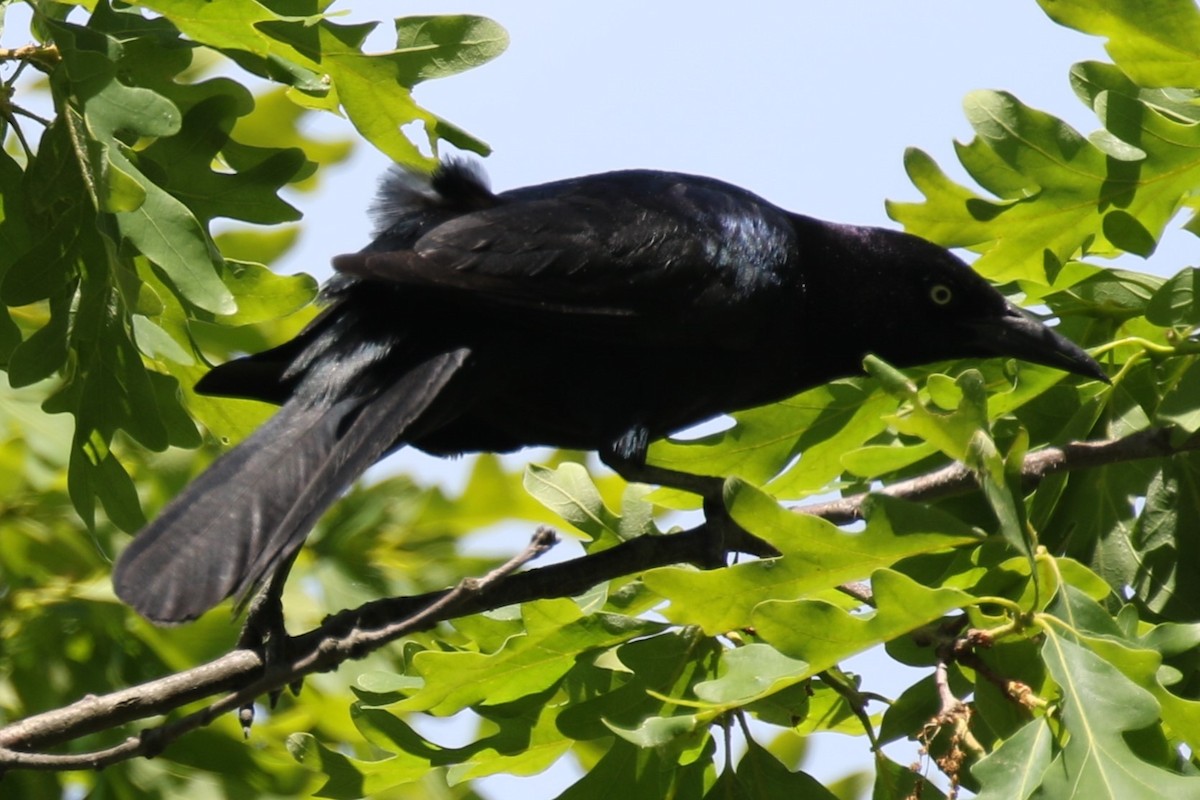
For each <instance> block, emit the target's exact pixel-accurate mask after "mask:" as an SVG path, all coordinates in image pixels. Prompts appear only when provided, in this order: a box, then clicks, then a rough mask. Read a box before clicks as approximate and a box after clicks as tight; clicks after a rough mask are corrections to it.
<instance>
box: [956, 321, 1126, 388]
mask: <svg viewBox="0 0 1200 800" xmlns="http://www.w3.org/2000/svg"><path fill="white" fill-rule="evenodd" d="M972 327H973V328H974V332H975V336H976V337H978V338H977V339H976V343H977V344H978V346H979V347H980V348H982V349H983V350H987V351H991V352H992V353H994V354H995V355H998V356H1008V357H1010V358H1020V359H1022V360H1024V361H1032V362H1033V363H1034V364H1044V365H1045V366H1047V367H1055V368H1056V369H1063V370H1066V371H1067V372H1074V373H1075V374H1076V375H1083V376H1084V377H1086V378H1095V379H1096V380H1098V381H1104V382H1105V383H1111V382H1112V381H1110V380H1109V378H1108V376H1107V375H1106V374H1104V370H1103V369H1101V368H1100V365H1099V364H1098V363H1096V359H1094V358H1092V357H1091V356H1089V355H1088V354H1087V353H1086V352H1084V350H1083V348H1081V347H1079V345H1077V344H1075V343H1074V342H1072V341H1071V340H1070V339H1068V338H1067V337H1065V336H1063V335H1062V334H1059V333H1056V332H1055V331H1053V330H1051V329H1050V328H1047V327H1046V326H1045V325H1043V324H1042V323H1041V321H1040V320H1038V319H1037V318H1036V317H1034V316H1033V315H1032V314H1029V313H1028V312H1025V311H1022V310H1021V309H1019V308H1016V307H1015V306H1009V307H1008V311H1007V312H1006V313H1005V314H1004V315H1003V316H1001V317H992V318H991V319H987V320H980V321H978V322H975V323H973V324H972Z"/></svg>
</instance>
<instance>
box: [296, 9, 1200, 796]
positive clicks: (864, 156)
mask: <svg viewBox="0 0 1200 800" xmlns="http://www.w3.org/2000/svg"><path fill="white" fill-rule="evenodd" d="M343 6H344V7H345V8H347V9H349V10H350V11H351V12H352V13H351V15H350V19H351V20H354V21H364V20H367V19H388V18H389V17H390V16H392V15H394V14H396V15H398V14H427V13H460V12H465V13H477V14H483V15H487V16H490V17H492V18H493V19H495V20H496V21H498V22H500V23H501V24H502V25H504V26H505V27H506V28H507V30H508V32H509V34H510V36H511V44H510V46H509V49H508V51H507V52H506V53H505V54H504V55H502V56H501V57H500V58H499V59H497V60H496V61H494V62H491V63H489V64H487V65H484V66H483V67H481V68H479V69H476V70H472V71H470V72H467V73H464V74H461V75H458V76H455V77H451V78H448V79H443V80H438V81H432V82H429V83H426V84H422V85H421V86H419V87H417V90H416V92H415V97H416V99H417V101H418V102H420V103H421V104H422V105H424V106H425V107H427V108H428V109H430V110H431V111H433V112H434V113H436V114H438V115H440V116H442V117H444V118H446V119H448V120H450V121H452V122H454V123H455V124H457V125H459V126H461V127H463V128H465V129H466V130H468V131H470V132H471V133H472V134H474V135H476V136H478V137H480V138H481V139H483V140H484V141H487V142H488V143H489V144H490V145H491V146H492V148H493V153H492V155H490V156H489V157H488V158H487V159H485V160H484V165H485V167H486V169H487V171H488V173H489V174H490V176H491V179H492V185H493V188H495V189H497V190H504V189H509V188H514V187H517V186H522V185H528V184H532V183H540V182H543V181H549V180H555V179H559V178H566V177H571V176H575V175H581V174H587V173H593V172H602V171H606V170H612V169H622V168H630V167H651V168H658V169H669V170H676V171H682V172H691V173H698V174H703V175H708V176H712V177H716V178H720V179H723V180H726V181H729V182H731V183H735V184H738V185H741V186H744V187H746V188H748V189H750V190H752V191H754V192H756V193H758V194H760V195H762V196H763V197H765V198H767V199H769V200H771V201H773V202H775V203H776V204H778V205H781V206H783V207H785V208H788V209H790V210H792V211H796V212H800V213H804V214H808V215H811V216H816V217H820V218H824V219H828V220H831V221H837V222H845V223H855V224H873V225H883V226H889V227H897V226H896V225H895V223H893V222H891V220H889V219H888V217H887V215H886V212H885V210H884V200H885V199H889V198H890V199H896V200H918V199H920V195H919V193H918V192H917V191H916V189H915V188H913V186H912V185H911V183H910V182H909V180H908V178H907V176H906V175H905V173H904V168H903V163H902V157H903V153H904V150H905V148H907V147H910V146H915V147H919V148H921V149H924V150H926V151H927V152H930V153H931V154H932V155H933V156H934V157H935V158H936V159H937V160H938V162H939V163H940V164H941V165H942V166H943V168H944V169H946V170H947V171H948V172H949V173H950V174H951V175H952V176H957V177H958V179H959V180H965V175H964V173H963V172H962V170H961V169H958V168H957V162H956V160H955V158H954V151H953V147H952V142H953V140H954V139H956V138H957V139H959V140H962V141H967V140H969V139H970V138H971V135H972V133H971V128H970V126H969V125H968V123H967V121H966V119H965V117H964V116H963V113H962V100H963V97H964V96H965V95H966V94H967V93H968V92H970V91H972V90H975V89H989V88H990V89H1005V90H1008V91H1011V92H1013V93H1014V94H1016V95H1017V96H1018V97H1019V98H1021V99H1022V100H1023V101H1024V102H1025V103H1027V104H1029V105H1032V106H1034V107H1037V108H1041V109H1043V110H1047V111H1050V112H1052V113H1054V114H1056V115H1058V116H1060V117H1063V118H1064V119H1066V120H1067V121H1068V122H1069V123H1071V124H1072V125H1074V126H1075V127H1076V128H1077V129H1079V130H1080V131H1081V132H1083V133H1087V132H1090V131H1091V130H1093V129H1094V128H1095V127H1097V124H1096V122H1095V118H1094V117H1093V116H1092V115H1091V112H1090V111H1089V110H1088V109H1087V108H1086V107H1085V106H1084V105H1083V104H1082V103H1080V101H1079V100H1078V99H1077V98H1076V96H1075V95H1074V93H1073V92H1072V91H1071V88H1070V85H1069V83H1068V80H1067V75H1068V70H1069V68H1070V67H1071V65H1072V64H1073V63H1075V62H1077V61H1083V60H1089V59H1104V60H1107V59H1106V57H1105V54H1104V50H1103V46H1102V42H1101V41H1100V40H1098V39H1094V38H1090V37H1087V36H1084V35H1083V34H1080V33H1077V32H1075V31H1071V30H1068V29H1066V28H1062V27H1059V26H1058V25H1056V24H1055V23H1054V22H1052V21H1051V20H1050V19H1049V18H1048V17H1046V16H1045V15H1044V14H1043V13H1042V12H1041V10H1040V9H1039V7H1038V6H1037V4H1036V3H1035V2H1033V0H1004V1H1003V2H1000V1H999V0H993V2H979V1H978V0H973V1H970V2H969V1H968V0H922V1H921V2H904V3H900V2H888V1H887V0H840V2H836V3H825V2H821V3H817V2H759V3H751V2H745V3H728V2H726V3H715V2H647V0H641V2H629V1H628V0H616V1H615V2H614V1H611V0H609V1H607V2H595V1H594V0H587V1H586V2H564V3H536V4H535V3H530V2H508V3H486V2H477V3H470V2H458V3H451V2H440V1H439V2H433V1H432V0H430V1H429V2H413V3H398V2H366V1H364V0H348V1H347V2H345V3H340V4H339V5H338V6H335V8H337V7H343ZM380 28H381V30H380V31H378V32H377V33H376V34H375V36H374V37H373V38H372V40H371V41H370V43H371V45H372V46H373V47H374V48H378V49H385V48H387V47H389V46H390V45H391V44H392V43H393V42H391V41H389V35H390V32H391V29H390V25H386V24H385V25H381V26H380ZM386 165H387V160H386V158H385V157H384V156H382V155H381V154H379V153H378V152H375V151H373V150H370V149H367V148H363V149H362V150H361V152H359V153H358V154H356V156H355V157H354V159H353V160H352V162H351V163H350V164H349V165H348V166H346V167H345V168H341V169H339V170H338V171H336V172H335V173H333V174H332V175H331V177H330V178H328V179H327V181H326V183H325V184H324V189H323V191H322V192H321V193H320V195H319V196H313V197H308V196H305V197H301V198H298V200H297V204H298V205H299V206H300V207H301V208H302V210H303V211H304V212H305V214H306V219H307V221H308V226H307V229H306V231H305V233H304V235H303V239H302V241H301V246H300V249H299V251H298V252H297V253H296V255H295V256H294V257H293V258H292V260H291V262H290V264H289V266H291V267H293V268H302V269H305V270H306V271H310V272H314V273H316V274H327V273H323V272H321V270H323V269H324V268H325V266H324V265H326V264H327V262H328V259H329V257H330V256H332V255H334V254H336V253H338V252H342V251H345V250H347V249H357V248H358V247H360V246H361V245H362V244H364V243H365V242H366V241H367V240H368V238H369V231H370V222H369V219H368V218H367V215H366V213H365V209H366V207H367V205H368V204H369V202H370V199H371V196H372V192H373V186H374V181H375V178H376V176H377V175H379V174H380V173H381V172H382V171H383V170H384V168H385V167H386ZM1170 238H1171V239H1174V240H1175V241H1179V239H1180V238H1181V237H1180V234H1178V233H1177V232H1176V233H1175V234H1172V236H1171V237H1170ZM1187 238H1188V239H1190V237H1187ZM1167 244H1168V245H1169V244H1170V242H1168V243H1167ZM1178 246H1179V247H1180V248H1181V249H1180V250H1179V251H1178V252H1181V253H1182V252H1183V250H1182V247H1183V245H1178ZM1169 249H1170V248H1169V247H1167V246H1166V245H1164V247H1162V248H1160V251H1159V254H1158V256H1156V262H1161V264H1162V266H1158V265H1157V264H1151V265H1150V269H1151V270H1152V271H1158V272H1162V273H1167V274H1170V273H1173V272H1174V271H1176V270H1177V269H1178V268H1179V267H1180V266H1182V265H1183V264H1184V263H1185V262H1184V261H1182V260H1181V258H1175V257H1173V256H1170V255H1169V253H1168V251H1169ZM1134 268H1145V267H1144V266H1137V265H1134ZM387 468H388V469H407V470H411V471H413V472H414V473H415V474H417V475H418V476H419V479H420V480H425V481H431V480H437V481H440V482H442V483H443V484H446V485H449V486H452V487H453V486H455V485H460V483H461V479H460V477H459V476H461V475H462V474H463V472H462V467H461V466H452V467H447V466H446V465H445V464H444V463H439V462H436V461H435V460H432V459H426V458H423V457H421V456H419V454H410V453H406V454H402V455H401V456H400V457H399V458H398V459H395V460H393V461H390V462H389V463H388V466H387ZM527 533H528V532H527V531H523V532H522V533H521V534H520V535H518V536H515V537H511V538H510V539H509V541H511V542H512V543H513V544H512V545H511V546H512V547H518V546H520V543H521V542H522V541H523V537H524V536H525V535H527ZM564 555H574V554H573V553H566V554H564ZM851 667H852V668H855V669H859V670H861V671H862V672H863V673H864V674H866V675H868V676H869V677H868V681H869V685H870V688H872V689H875V690H877V691H882V692H884V693H885V694H891V695H892V696H895V694H897V693H899V692H900V691H901V690H903V688H904V687H906V686H907V685H908V684H910V683H912V682H913V681H915V680H916V679H918V678H919V677H921V674H920V673H911V672H909V673H906V674H902V675H898V674H896V668H895V666H894V665H893V664H892V663H891V662H889V661H888V660H887V659H886V657H884V656H882V655H881V654H868V655H866V656H862V657H860V658H859V659H856V660H855V661H854V662H852V663H851ZM424 730H425V731H426V732H427V733H429V734H430V735H433V736H435V737H437V736H457V735H460V734H461V732H459V733H456V732H455V731H454V730H453V729H452V728H447V727H443V726H439V727H438V728H437V729H436V730H435V729H433V728H431V727H426V728H424ZM816 739H817V742H816V744H815V746H814V749H813V751H812V752H811V753H810V757H809V759H808V761H807V762H806V765H805V767H806V768H807V769H808V770H809V771H810V772H812V773H813V774H814V775H815V776H816V777H817V778H819V779H822V780H831V779H834V778H837V777H840V776H842V775H844V774H845V773H846V772H848V771H850V770H852V769H855V768H860V769H861V768H866V769H869V768H870V767H871V760H870V754H869V751H868V747H867V744H866V741H865V740H864V739H862V738H856V739H849V738H846V737H840V736H836V735H826V736H823V737H816ZM887 750H888V752H889V753H890V754H891V755H892V756H893V757H894V758H896V759H898V760H900V761H901V762H902V763H905V762H907V761H909V760H911V759H912V758H913V756H914V754H915V750H914V749H913V748H912V747H911V746H910V747H889V748H887ZM576 777H577V773H576V772H574V771H573V770H572V769H571V768H570V767H568V766H558V767H555V768H552V769H551V770H550V771H549V772H547V773H545V774H543V775H541V776H537V777H534V778H525V779H518V778H493V779H490V780H488V781H487V782H485V783H484V784H483V785H482V786H481V790H482V791H483V792H484V793H485V794H486V795H487V796H489V797H492V798H497V799H498V800H505V799H506V798H511V797H518V796H536V797H551V796H554V795H555V794H556V793H557V792H558V791H560V790H561V789H562V788H564V787H565V786H566V785H569V784H570V783H571V782H572V781H573V780H575V778H576Z"/></svg>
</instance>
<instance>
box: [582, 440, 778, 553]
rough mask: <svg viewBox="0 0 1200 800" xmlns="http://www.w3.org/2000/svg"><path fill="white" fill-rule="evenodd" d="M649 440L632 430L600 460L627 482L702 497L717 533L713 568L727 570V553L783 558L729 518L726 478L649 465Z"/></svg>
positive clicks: (707, 520) (708, 523) (707, 517)
mask: <svg viewBox="0 0 1200 800" xmlns="http://www.w3.org/2000/svg"><path fill="white" fill-rule="evenodd" d="M649 440H650V437H649V432H648V431H647V430H646V429H645V428H644V427H641V426H635V427H633V428H630V429H629V430H628V431H626V432H625V434H624V435H622V436H621V437H620V438H619V439H617V440H616V441H614V442H613V443H612V444H611V445H609V446H608V447H607V448H605V449H604V450H602V451H600V460H601V461H603V462H604V463H605V464H607V465H608V466H609V467H611V468H612V469H614V470H615V471H616V472H617V473H618V474H619V475H620V476H621V477H622V478H624V479H625V480H627V481H631V482H636V483H653V484H657V485H659V486H669V487H671V488H672V489H682V490H683V491H685V492H691V493H693V494H698V495H700V497H701V498H702V499H703V501H704V525H705V527H706V528H708V529H709V530H710V531H711V532H712V533H713V537H712V549H711V553H710V564H709V566H712V567H722V566H725V563H726V562H725V557H726V553H728V552H730V551H739V552H743V553H750V554H752V555H756V556H761V557H770V556H777V555H779V552H778V551H777V550H775V548H774V547H772V546H771V545H769V544H767V543H766V542H764V541H763V540H762V539H759V538H758V537H757V536H754V535H753V534H751V533H750V532H748V531H747V530H746V529H745V528H743V527H742V526H741V525H739V524H737V522H735V521H734V519H733V517H731V516H730V515H729V510H728V509H726V508H725V496H724V495H725V479H724V478H719V477H716V476H714V475H694V474H692V473H690V472H679V471H678V470H673V469H667V468H666V467H656V466H653V465H651V464H647V463H646V450H647V448H648V447H649V443H650V442H649Z"/></svg>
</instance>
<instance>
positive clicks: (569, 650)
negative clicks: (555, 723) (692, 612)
mask: <svg viewBox="0 0 1200 800" xmlns="http://www.w3.org/2000/svg"><path fill="white" fill-rule="evenodd" d="M521 616H522V619H524V621H525V628H526V630H525V633H523V634H520V635H517V636H513V637H511V638H510V639H508V640H507V641H505V643H504V645H503V647H501V648H500V649H499V650H498V651H496V652H494V653H473V652H437V651H433V650H427V651H424V652H421V653H418V654H417V655H415V656H414V657H413V659H412V667H413V669H414V670H416V672H417V673H418V674H420V675H421V676H422V677H423V678H424V679H425V685H424V686H422V687H421V689H420V690H419V691H417V692H416V693H414V694H413V695H412V696H411V697H409V698H407V699H405V700H403V701H401V702H399V703H397V704H396V705H395V707H394V710H396V711H413V710H422V711H429V712H431V713H434V714H439V715H445V714H450V713H453V712H455V711H459V710H461V709H463V708H466V707H467V706H471V705H476V704H484V705H497V704H500V703H507V702H510V701H512V700H516V699H518V698H520V697H523V696H525V695H527V694H531V693H534V692H539V691H542V690H544V689H546V688H547V687H549V686H552V685H554V683H555V682H557V681H558V680H559V679H560V678H562V676H563V675H564V674H565V673H566V672H567V670H569V669H570V668H571V666H572V665H573V664H574V663H575V658H576V654H577V653H579V652H581V651H584V650H588V649H594V648H601V647H608V646H611V645H614V644H617V643H619V642H623V641H625V640H626V639H629V638H631V637H634V636H644V635H647V634H649V633H654V632H657V631H659V630H661V628H662V626H661V625H660V624H658V623H653V622H642V621H640V620H636V619H632V618H629V617H621V616H617V615H611V614H591V615H586V616H585V615H584V614H583V613H582V612H581V611H580V610H579V607H578V606H577V605H575V603H573V602H571V601H570V600H540V601H538V602H535V603H526V604H524V605H522V606H521Z"/></svg>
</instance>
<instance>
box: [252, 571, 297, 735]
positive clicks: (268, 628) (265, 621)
mask: <svg viewBox="0 0 1200 800" xmlns="http://www.w3.org/2000/svg"><path fill="white" fill-rule="evenodd" d="M289 641H290V637H289V636H288V632H287V628H286V627H285V625H284V621H283V604H282V602H281V601H280V599H279V594H278V593H277V592H273V591H270V590H269V589H268V590H267V591H265V592H262V593H261V594H260V595H259V596H258V597H257V598H256V599H255V600H254V602H253V603H251V605H250V611H249V613H248V614H247V615H246V622H245V624H244V625H243V626H242V632H241V634H240V635H239V636H238V642H237V646H238V648H239V649H243V650H253V651H254V652H256V653H258V655H259V658H261V659H262V664H263V671H264V672H266V671H267V670H269V669H271V667H272V666H274V665H275V664H279V663H281V662H283V661H286V659H287V655H288V643H289ZM289 688H290V689H291V690H292V693H293V694H299V692H300V682H299V681H297V682H296V683H294V684H292V685H291V686H290V687H289ZM282 694H283V690H282V689H277V690H275V691H273V692H271V693H270V694H268V695H267V697H268V699H269V701H270V707H271V708H274V707H275V704H276V703H278V702H279V697H280V695H282ZM238 719H239V720H240V721H241V723H242V733H243V734H244V735H245V736H249V735H250V726H251V725H252V724H253V722H254V702H253V701H248V702H247V703H246V704H245V705H243V706H242V707H241V708H239V709H238Z"/></svg>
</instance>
